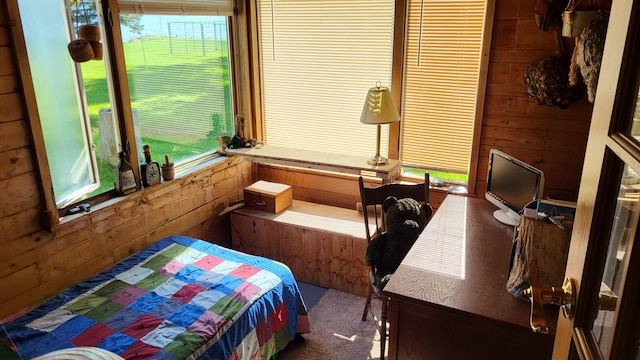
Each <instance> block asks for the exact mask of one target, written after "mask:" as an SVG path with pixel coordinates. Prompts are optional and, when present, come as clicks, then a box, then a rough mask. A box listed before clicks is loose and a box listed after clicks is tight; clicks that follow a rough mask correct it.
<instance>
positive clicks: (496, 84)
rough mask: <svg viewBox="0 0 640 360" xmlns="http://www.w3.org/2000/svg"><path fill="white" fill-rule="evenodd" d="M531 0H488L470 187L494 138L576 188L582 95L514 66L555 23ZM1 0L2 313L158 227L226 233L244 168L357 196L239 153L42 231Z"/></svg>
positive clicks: (524, 62)
mask: <svg viewBox="0 0 640 360" xmlns="http://www.w3.org/2000/svg"><path fill="white" fill-rule="evenodd" d="M534 4H535V0H517V1H512V0H497V4H496V20H495V24H494V34H493V40H492V46H491V57H490V68H489V78H488V90H487V98H486V103H485V108H484V109H485V111H484V112H485V114H484V120H483V126H482V134H481V148H480V150H481V151H480V163H479V166H478V176H477V189H484V181H485V178H486V166H487V162H486V159H487V158H488V152H489V149H490V148H494V147H495V148H499V149H501V150H503V151H505V152H507V153H510V154H512V155H514V156H516V157H518V158H520V159H522V160H524V161H526V162H528V163H531V164H532V165H534V166H536V167H539V168H541V169H542V170H543V171H544V172H545V175H546V181H547V194H548V195H553V196H557V197H559V198H563V199H571V198H575V196H576V194H577V191H578V185H579V181H580V173H581V169H582V161H583V156H584V150H585V146H586V139H587V131H588V127H589V121H590V115H591V108H592V107H591V104H590V103H588V102H587V101H586V100H581V101H578V102H576V103H573V104H571V105H570V106H569V108H568V109H566V110H560V109H559V108H550V107H546V106H540V105H537V104H536V103H535V101H534V100H533V99H530V98H529V97H528V95H527V94H526V90H525V88H524V86H523V78H522V75H523V72H524V71H525V70H526V68H527V66H528V65H529V64H530V63H531V62H533V61H536V60H538V59H541V58H543V57H546V56H549V55H552V54H553V53H554V51H555V46H554V40H553V34H551V33H543V32H541V31H539V30H538V29H537V28H536V26H535V22H534V18H533V6H534ZM5 6H6V3H5V2H4V1H0V234H2V235H0V249H2V251H1V252H0V289H1V291H0V318H3V317H5V316H7V315H9V314H13V313H15V312H16V311H19V310H20V309H22V308H24V307H27V306H30V305H32V304H34V303H37V302H40V301H42V300H44V299H46V298H47V297H48V296H50V295H52V294H54V293H56V292H57V291H59V290H60V289H62V288H64V287H66V286H68V285H70V284H72V283H75V282H77V281H79V280H81V279H83V278H85V277H87V276H89V275H91V274H93V273H95V272H97V271H98V270H100V269H103V268H105V267H107V266H110V265H111V264H113V263H114V262H116V261H118V260H120V259H122V258H124V257H126V256H127V255H128V254H131V253H132V252H134V251H136V250H138V249H140V248H142V247H143V246H145V245H146V244H149V243H152V242H154V241H156V240H158V239H160V238H162V237H164V236H166V235H170V234H187V235H191V236H194V237H200V238H203V239H206V240H210V241H214V242H220V243H223V244H227V245H228V244H229V243H230V242H229V239H230V236H229V220H228V216H223V217H219V216H217V214H219V213H220V211H221V210H223V209H224V208H225V207H226V206H227V205H229V204H230V203H231V202H232V201H235V200H238V199H240V198H241V197H242V188H243V187H245V186H246V185H248V184H249V183H251V182H252V181H253V180H255V179H256V178H255V177H254V175H256V176H260V177H261V178H265V179H272V180H276V179H277V180H279V181H282V182H294V183H296V184H299V186H298V187H299V191H298V195H297V196H296V198H299V199H303V200H313V199H317V201H318V202H321V203H326V204H329V205H338V206H343V207H347V208H352V206H353V205H352V204H353V201H354V200H356V201H357V198H358V195H357V181H356V178H354V177H348V176H347V177H344V176H339V177H333V178H331V177H330V178H329V180H327V178H318V177H316V176H315V175H314V176H312V175H310V174H308V173H307V172H305V171H302V172H296V171H289V170H282V169H278V170H277V172H275V170H274V169H273V168H271V169H267V168H265V169H260V170H257V169H253V171H252V167H251V165H250V164H249V163H247V162H245V161H242V160H241V159H238V158H231V159H225V160H224V161H222V162H220V163H217V164H215V165H212V166H210V167H208V168H205V169H202V170H199V171H195V172H193V173H191V174H189V175H187V176H179V177H178V178H177V179H175V180H173V181H172V182H171V183H169V184H165V185H163V186H158V187H155V188H154V187H151V188H149V189H147V190H144V191H139V192H137V193H135V194H132V195H129V196H127V197H123V198H118V199H115V200H112V201H110V202H108V203H107V204H104V205H102V206H100V207H96V208H94V209H92V211H91V213H89V214H86V215H82V216H79V219H76V220H71V221H65V222H64V223H63V224H62V225H60V226H59V227H58V228H57V229H56V230H55V231H54V232H49V231H48V230H47V229H46V228H45V227H44V226H43V224H42V220H41V219H42V211H43V209H44V201H43V198H42V191H41V185H40V180H39V178H40V175H39V173H38V170H37V168H38V167H37V164H36V162H35V158H34V148H33V145H32V140H31V134H30V129H29V121H28V119H27V118H26V112H25V110H24V100H23V95H22V92H21V90H20V85H19V74H18V73H17V68H16V61H15V57H16V56H17V54H16V53H15V51H14V48H13V46H12V44H11V36H10V33H9V32H10V26H9V20H8V15H7V11H6V8H5ZM479 195H482V194H481V193H480V194H479ZM442 196H443V195H442V194H438V196H436V197H433V196H432V199H434V201H435V200H436V199H440V198H441V197H442Z"/></svg>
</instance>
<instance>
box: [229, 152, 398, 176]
mask: <svg viewBox="0 0 640 360" xmlns="http://www.w3.org/2000/svg"><path fill="white" fill-rule="evenodd" d="M226 154H227V155H242V156H244V157H245V158H246V159H247V160H251V161H253V162H256V163H262V164H275V165H284V166H293V167H301V168H308V169H316V170H325V171H333V172H338V173H347V174H355V175H361V174H363V173H371V174H375V176H376V177H378V178H381V179H383V182H391V181H393V180H395V179H396V178H398V176H399V174H400V170H401V168H402V163H401V162H400V160H395V159H389V160H388V161H387V163H386V164H384V165H380V166H373V165H369V164H367V160H368V158H367V157H364V156H354V155H346V154H338V153H329V152H324V151H314V150H303V149H296V148H287V147H282V146H274V145H264V146H262V147H261V148H242V149H227V150H226Z"/></svg>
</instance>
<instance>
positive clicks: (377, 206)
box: [359, 173, 429, 360]
mask: <svg viewBox="0 0 640 360" xmlns="http://www.w3.org/2000/svg"><path fill="white" fill-rule="evenodd" d="M359 184H360V201H361V202H362V211H363V214H364V226H365V229H366V235H367V244H369V242H370V241H371V239H372V238H373V237H374V236H375V235H376V234H378V233H381V232H383V231H385V215H384V211H383V210H382V203H383V202H384V200H385V199H386V198H387V197H389V196H395V197H396V198H398V199H401V198H412V199H415V200H416V201H418V202H420V203H427V204H428V203H429V173H425V174H424V182H422V183H417V184H399V183H393V184H383V185H380V186H378V187H375V188H367V187H365V186H364V180H363V178H362V176H361V177H360V179H359ZM372 215H373V217H374V218H375V232H373V233H372V232H371V231H370V230H369V220H370V219H369V216H372ZM363 256H364V254H363ZM375 271H376V269H375V267H374V266H370V269H369V284H370V285H369V288H370V291H369V295H368V296H367V302H366V304H365V306H364V312H363V313H362V321H366V320H367V314H368V313H369V312H371V315H372V316H373V318H374V320H375V314H374V313H373V311H372V309H371V300H372V299H373V296H374V295H375V296H376V297H377V298H378V299H380V300H381V301H382V312H381V315H380V326H379V327H378V330H379V331H380V358H381V359H383V360H384V354H385V348H386V342H387V317H388V307H389V298H388V297H386V296H384V294H383V293H382V289H379V288H378V287H377V286H376V283H375V278H374V276H375Z"/></svg>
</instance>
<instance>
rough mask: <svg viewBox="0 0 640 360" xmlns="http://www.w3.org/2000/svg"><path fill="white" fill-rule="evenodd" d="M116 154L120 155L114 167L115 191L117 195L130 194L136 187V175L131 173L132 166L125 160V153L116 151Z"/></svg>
mask: <svg viewBox="0 0 640 360" xmlns="http://www.w3.org/2000/svg"><path fill="white" fill-rule="evenodd" d="M118 156H119V157H120V160H119V161H118V166H117V167H116V181H115V187H116V193H117V194H118V195H126V194H130V193H132V192H134V191H136V189H137V188H138V184H137V182H136V175H135V174H134V173H133V167H132V166H131V164H129V162H127V159H126V158H125V153H124V152H122V151H121V152H119V153H118Z"/></svg>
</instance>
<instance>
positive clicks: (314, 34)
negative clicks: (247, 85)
mask: <svg viewBox="0 0 640 360" xmlns="http://www.w3.org/2000/svg"><path fill="white" fill-rule="evenodd" d="M363 9H366V11H363ZM393 10H394V1H392V0H370V1H362V0H346V1H345V0H339V1H338V0H331V1H291V0H281V1H277V0H274V1H272V0H260V1H259V2H258V18H259V37H260V52H261V54H260V61H261V74H260V75H261V88H262V100H263V103H262V106H263V109H262V114H263V125H264V127H263V128H264V134H261V135H262V136H263V139H264V140H265V142H266V143H267V144H271V145H279V146H288V147H296V148H302V149H308V150H317V151H326V152H332V153H343V154H350V155H359V156H366V157H370V156H371V155H373V154H374V153H375V147H376V130H377V129H376V126H372V125H368V124H362V123H360V115H361V112H362V108H363V105H364V102H365V98H366V96H367V92H368V90H369V88H371V87H374V86H376V82H378V81H379V82H380V83H381V85H382V86H386V87H389V86H390V84H391V65H392V64H391V60H392V44H393V12H394V11H393ZM388 129H389V126H388V125H382V130H383V131H382V139H381V145H380V147H381V153H382V155H383V156H385V155H386V149H387V147H388V145H387V144H388Z"/></svg>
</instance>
